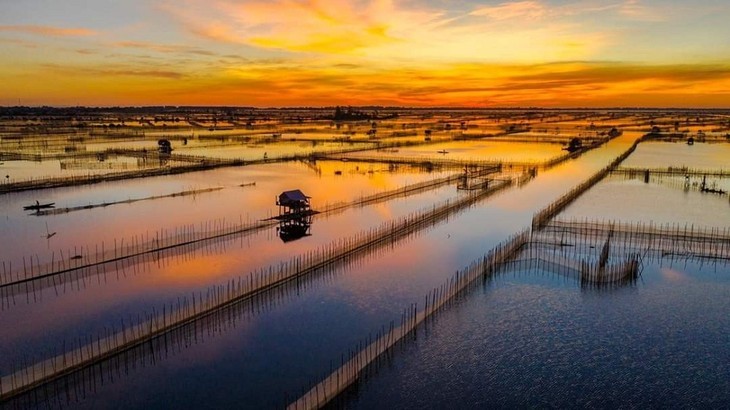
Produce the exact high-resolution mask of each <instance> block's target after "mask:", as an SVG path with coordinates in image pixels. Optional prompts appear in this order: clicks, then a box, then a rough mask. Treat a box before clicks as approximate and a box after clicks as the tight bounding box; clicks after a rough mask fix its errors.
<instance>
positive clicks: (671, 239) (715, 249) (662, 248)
mask: <svg viewBox="0 0 730 410" xmlns="http://www.w3.org/2000/svg"><path fill="white" fill-rule="evenodd" d="M533 235H534V237H535V240H536V241H543V242H545V243H552V244H558V245H559V246H576V245H578V246H581V247H583V248H587V247H589V246H596V245H597V244H599V243H600V242H601V241H603V240H605V239H606V238H607V236H608V235H611V241H612V244H613V246H614V247H615V248H620V249H621V250H622V251H623V252H630V251H635V250H639V251H642V252H647V253H650V252H663V253H666V254H678V255H679V254H681V255H686V256H692V257H698V258H708V259H730V227H710V228H707V227H700V226H695V225H693V224H685V225H680V224H671V223H665V224H655V223H653V222H648V223H646V222H634V223H625V222H616V221H608V222H598V221H588V220H583V221H578V220H571V221H563V220H553V221H551V222H549V223H547V224H546V225H544V226H543V227H542V229H541V230H540V231H539V232H534V234H533ZM566 237H567V240H568V242H566ZM570 240H572V241H573V242H570Z"/></svg>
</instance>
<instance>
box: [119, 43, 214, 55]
mask: <svg viewBox="0 0 730 410" xmlns="http://www.w3.org/2000/svg"><path fill="white" fill-rule="evenodd" d="M112 46H114V47H118V48H137V49H143V50H152V51H156V52H158V53H186V54H197V55H201V56H215V55H217V54H216V53H214V52H212V51H209V50H204V49H202V48H199V47H191V46H186V45H180V44H158V43H150V42H143V41H120V42H117V43H114V44H112Z"/></svg>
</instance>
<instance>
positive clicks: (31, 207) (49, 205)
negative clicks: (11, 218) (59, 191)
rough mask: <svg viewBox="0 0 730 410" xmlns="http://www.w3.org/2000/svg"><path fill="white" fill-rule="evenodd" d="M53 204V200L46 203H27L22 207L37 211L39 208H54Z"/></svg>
mask: <svg viewBox="0 0 730 410" xmlns="http://www.w3.org/2000/svg"><path fill="white" fill-rule="evenodd" d="M55 205H56V203H55V202H49V203H47V204H35V205H27V206H24V207H23V209H24V210H26V211H37V210H39V209H46V208H54V207H55Z"/></svg>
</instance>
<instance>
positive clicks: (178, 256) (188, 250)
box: [0, 236, 243, 311]
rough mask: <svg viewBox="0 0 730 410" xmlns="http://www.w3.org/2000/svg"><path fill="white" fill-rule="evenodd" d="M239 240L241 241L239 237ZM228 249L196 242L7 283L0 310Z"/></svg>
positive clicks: (223, 245)
mask: <svg viewBox="0 0 730 410" xmlns="http://www.w3.org/2000/svg"><path fill="white" fill-rule="evenodd" d="M240 239H241V240H243V236H241V237H240ZM241 244H242V243H241ZM229 246H236V245H235V244H228V243H227V242H226V241H222V240H221V241H202V242H196V243H191V244H189V245H184V246H180V247H176V248H168V249H165V250H162V251H159V252H150V253H143V254H140V255H138V256H135V257H131V258H126V259H121V260H118V261H114V262H109V263H103V264H100V265H95V266H91V267H87V268H83V269H76V270H71V271H68V272H64V273H60V274H58V275H53V276H47V277H44V278H38V279H36V280H33V281H27V282H19V283H14V284H8V285H5V286H2V287H0V310H2V311H5V310H9V309H11V308H12V307H14V306H16V305H17V304H18V303H19V302H22V301H23V300H24V301H25V303H26V304H31V303H36V302H38V301H43V299H44V295H47V296H52V295H55V296H59V295H61V294H65V293H67V292H69V291H81V290H85V289H87V287H89V286H92V285H94V284H97V285H100V284H102V282H103V283H108V281H109V280H110V279H116V280H117V281H121V280H124V279H127V278H129V277H131V276H138V275H142V274H148V273H150V272H152V271H153V267H155V266H156V267H158V268H164V267H167V266H169V265H170V264H171V263H177V264H182V263H185V262H188V261H191V260H194V259H195V258H196V257H198V256H212V255H221V254H223V253H225V252H226V251H227V248H228V247H229Z"/></svg>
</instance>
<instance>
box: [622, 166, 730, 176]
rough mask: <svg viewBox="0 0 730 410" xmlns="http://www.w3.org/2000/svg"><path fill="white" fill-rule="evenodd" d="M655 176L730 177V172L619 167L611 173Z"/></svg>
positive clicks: (699, 169) (722, 170) (683, 168)
mask: <svg viewBox="0 0 730 410" xmlns="http://www.w3.org/2000/svg"><path fill="white" fill-rule="evenodd" d="M647 172H648V173H649V174H650V175H651V174H655V175H671V176H682V177H684V176H695V177H702V176H705V175H706V176H708V177H723V178H724V177H730V170H725V169H702V168H688V167H667V168H638V167H618V168H616V169H614V170H612V171H611V173H612V174H625V175H629V176H632V177H639V176H645V175H646V173H647Z"/></svg>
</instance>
